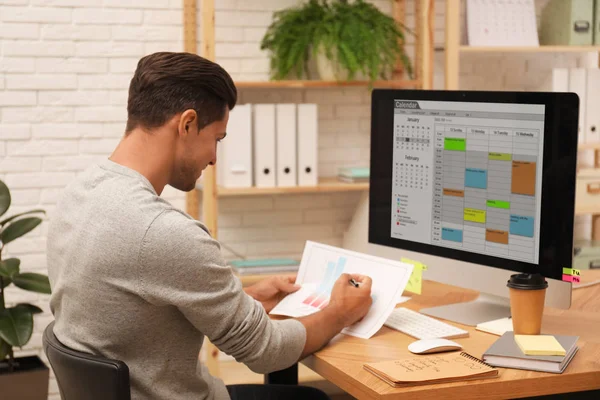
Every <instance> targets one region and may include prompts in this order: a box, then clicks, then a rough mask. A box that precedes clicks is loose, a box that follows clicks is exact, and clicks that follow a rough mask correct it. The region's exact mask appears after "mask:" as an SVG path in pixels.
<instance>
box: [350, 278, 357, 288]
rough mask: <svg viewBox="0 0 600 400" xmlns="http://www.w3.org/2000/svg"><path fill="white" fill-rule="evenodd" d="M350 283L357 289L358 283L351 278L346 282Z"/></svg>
mask: <svg viewBox="0 0 600 400" xmlns="http://www.w3.org/2000/svg"><path fill="white" fill-rule="evenodd" d="M348 282H350V284H351V285H352V286H354V287H358V282H356V281H355V280H354V279H353V278H350V280H349V281H348Z"/></svg>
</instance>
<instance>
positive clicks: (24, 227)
mask: <svg viewBox="0 0 600 400" xmlns="http://www.w3.org/2000/svg"><path fill="white" fill-rule="evenodd" d="M10 204H11V196H10V191H9V189H8V187H7V186H6V184H5V183H4V182H2V181H1V180H0V217H2V216H3V215H4V214H6V212H7V211H8V208H9V207H10ZM40 213H45V211H44V210H31V211H27V212H24V213H20V214H16V215H13V216H12V217H9V218H5V219H3V220H0V364H2V363H3V362H6V361H7V362H8V367H9V370H10V371H13V370H14V368H15V366H16V362H15V358H14V352H13V347H16V346H18V347H23V346H25V345H26V344H27V343H28V342H29V340H30V339H31V335H32V333H33V315H34V314H38V313H41V312H42V310H41V309H40V308H39V307H36V306H34V305H32V304H24V303H22V304H17V305H15V306H14V307H6V303H5V301H4V295H5V289H6V287H7V286H8V285H10V284H11V283H12V284H14V285H15V286H17V287H19V288H21V289H24V290H29V291H31V292H37V293H47V294H50V282H49V281H48V277H47V276H45V275H42V274H37V273H33V272H24V273H21V272H20V265H21V260H19V259H18V258H8V259H6V260H4V259H3V258H2V251H3V250H4V248H5V246H6V245H7V244H8V243H10V242H12V241H13V240H15V239H18V238H19V237H21V236H23V235H25V234H27V233H28V232H30V231H32V230H33V229H35V228H36V227H37V226H38V225H39V224H41V223H42V220H41V218H38V217H32V216H30V215H32V214H40Z"/></svg>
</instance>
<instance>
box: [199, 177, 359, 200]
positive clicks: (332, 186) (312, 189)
mask: <svg viewBox="0 0 600 400" xmlns="http://www.w3.org/2000/svg"><path fill="white" fill-rule="evenodd" d="M196 189H198V190H200V191H201V190H202V185H198V186H197V187H196ZM366 190H369V184H368V183H346V182H341V181H339V180H337V178H321V179H319V184H318V185H317V186H291V187H268V188H258V187H249V188H224V187H220V186H217V196H218V197H229V196H259V195H269V194H292V193H329V192H362V191H366Z"/></svg>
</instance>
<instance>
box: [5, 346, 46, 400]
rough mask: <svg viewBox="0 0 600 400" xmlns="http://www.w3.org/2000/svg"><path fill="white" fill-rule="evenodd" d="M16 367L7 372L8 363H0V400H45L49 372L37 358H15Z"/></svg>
mask: <svg viewBox="0 0 600 400" xmlns="http://www.w3.org/2000/svg"><path fill="white" fill-rule="evenodd" d="M15 361H16V362H17V363H18V366H17V367H16V368H15V370H14V371H13V372H9V370H8V363H6V362H0V392H1V393H2V394H1V395H0V397H1V398H2V399H19V400H46V399H48V379H49V378H50V370H49V369H48V367H47V366H46V364H44V362H43V361H42V360H41V359H40V358H39V357H38V356H30V357H17V358H15Z"/></svg>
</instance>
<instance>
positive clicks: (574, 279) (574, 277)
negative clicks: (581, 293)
mask: <svg viewBox="0 0 600 400" xmlns="http://www.w3.org/2000/svg"><path fill="white" fill-rule="evenodd" d="M571 278H573V280H572V281H571V282H573V283H579V282H580V280H579V277H578V276H577V275H573V276H572V277H571Z"/></svg>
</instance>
